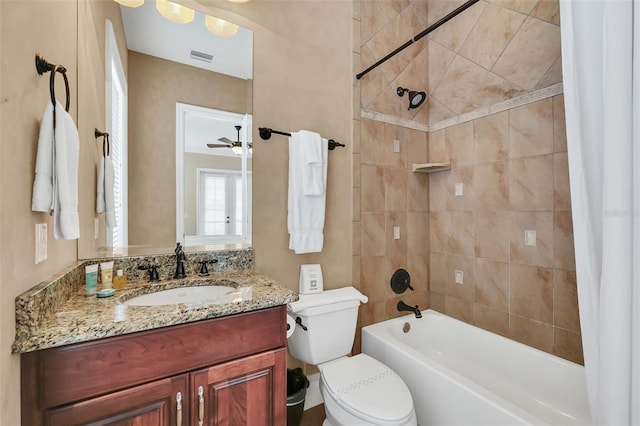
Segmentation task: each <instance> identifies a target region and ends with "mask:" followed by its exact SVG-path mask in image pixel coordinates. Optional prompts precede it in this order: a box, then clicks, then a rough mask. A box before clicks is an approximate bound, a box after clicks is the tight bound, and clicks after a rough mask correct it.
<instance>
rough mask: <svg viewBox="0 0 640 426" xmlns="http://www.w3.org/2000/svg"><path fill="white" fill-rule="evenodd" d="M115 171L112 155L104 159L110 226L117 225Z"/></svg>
mask: <svg viewBox="0 0 640 426" xmlns="http://www.w3.org/2000/svg"><path fill="white" fill-rule="evenodd" d="M113 185H114V172H113V161H111V156H107V157H105V159H104V202H105V208H106V212H107V214H106V216H105V221H106V225H107V226H108V227H109V228H113V227H114V226H116V211H115V202H114V195H113V194H114V186H113Z"/></svg>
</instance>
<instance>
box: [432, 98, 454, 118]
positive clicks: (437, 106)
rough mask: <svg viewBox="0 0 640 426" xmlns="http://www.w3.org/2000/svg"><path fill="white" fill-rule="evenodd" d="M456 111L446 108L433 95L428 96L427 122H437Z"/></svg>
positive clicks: (449, 116)
mask: <svg viewBox="0 0 640 426" xmlns="http://www.w3.org/2000/svg"><path fill="white" fill-rule="evenodd" d="M455 115H456V113H455V112H453V111H452V110H450V109H449V108H447V107H446V106H445V105H444V104H442V102H440V101H439V100H438V99H436V98H435V97H433V96H429V123H437V122H438V121H442V120H446V119H448V118H451V117H453V116H455Z"/></svg>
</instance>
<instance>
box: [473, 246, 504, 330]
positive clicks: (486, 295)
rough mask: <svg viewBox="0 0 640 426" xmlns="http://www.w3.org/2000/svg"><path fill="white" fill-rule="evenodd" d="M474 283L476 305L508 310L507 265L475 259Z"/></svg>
mask: <svg viewBox="0 0 640 426" xmlns="http://www.w3.org/2000/svg"><path fill="white" fill-rule="evenodd" d="M474 281H475V290H476V293H475V301H476V303H480V304H482V305H486V306H490V307H492V308H495V309H498V310H500V311H503V312H505V313H506V312H507V311H508V310H509V263H507V262H496V261H495V260H488V259H481V258H476V259H475V277H474ZM507 329H508V327H507Z"/></svg>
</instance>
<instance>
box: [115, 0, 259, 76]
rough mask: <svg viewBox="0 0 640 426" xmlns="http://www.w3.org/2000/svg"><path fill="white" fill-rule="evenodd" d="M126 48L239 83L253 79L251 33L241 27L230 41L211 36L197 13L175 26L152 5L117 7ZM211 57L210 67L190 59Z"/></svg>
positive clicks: (207, 64) (145, 3)
mask: <svg viewBox="0 0 640 426" xmlns="http://www.w3.org/2000/svg"><path fill="white" fill-rule="evenodd" d="M120 10H121V12H122V20H123V23H124V30H125V34H126V38H127V48H128V49H129V50H133V51H136V52H140V53H144V54H147V55H151V56H157V57H159V58H164V59H168V60H170V61H175V62H179V63H182V64H186V65H191V66H194V67H198V68H203V69H208V70H210V71H214V72H217V73H221V74H226V75H231V76H234V77H237V78H242V79H245V80H246V79H251V78H253V31H251V30H249V29H246V28H243V27H240V28H239V29H238V32H237V33H236V34H235V35H233V36H231V37H220V36H217V35H215V34H212V33H210V32H209V31H208V30H207V27H206V26H205V23H204V20H205V16H204V15H203V14H202V13H200V12H198V11H196V16H195V19H194V20H193V21H192V22H190V23H188V24H176V23H174V22H171V21H169V20H168V19H165V18H164V17H163V16H162V15H160V12H158V11H157V10H156V7H155V1H152V0H147V1H145V2H144V4H143V5H142V6H140V7H125V6H120ZM192 50H195V51H197V52H201V53H205V54H208V55H212V56H213V63H207V62H203V61H200V60H196V59H191V57H190V55H191V51H192Z"/></svg>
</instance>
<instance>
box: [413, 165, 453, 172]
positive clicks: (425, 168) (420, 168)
mask: <svg viewBox="0 0 640 426" xmlns="http://www.w3.org/2000/svg"><path fill="white" fill-rule="evenodd" d="M449 169H451V163H413V166H412V170H413V171H414V172H416V173H435V172H442V171H445V170H449Z"/></svg>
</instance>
